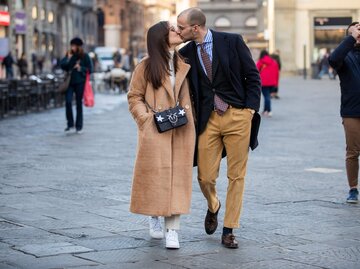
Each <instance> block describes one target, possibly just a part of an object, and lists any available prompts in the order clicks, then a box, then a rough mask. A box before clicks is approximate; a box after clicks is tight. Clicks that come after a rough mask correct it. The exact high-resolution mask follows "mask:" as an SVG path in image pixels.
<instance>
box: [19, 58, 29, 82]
mask: <svg viewBox="0 0 360 269" xmlns="http://www.w3.org/2000/svg"><path fill="white" fill-rule="evenodd" d="M17 64H18V67H19V71H20V78H27V77H28V62H27V60H26V55H25V53H22V54H21V57H20V59H19V60H18V61H17Z"/></svg>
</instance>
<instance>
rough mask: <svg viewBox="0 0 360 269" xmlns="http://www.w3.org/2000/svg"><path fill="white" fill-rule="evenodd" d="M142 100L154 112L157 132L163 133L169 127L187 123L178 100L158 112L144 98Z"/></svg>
mask: <svg viewBox="0 0 360 269" xmlns="http://www.w3.org/2000/svg"><path fill="white" fill-rule="evenodd" d="M179 94H180V93H179ZM174 96H175V90H174ZM175 100H176V97H175ZM144 102H145V104H146V105H147V106H148V107H149V109H150V110H151V111H152V112H154V120H155V125H156V128H157V129H158V131H159V133H164V132H166V131H169V130H171V129H175V128H178V127H180V126H183V125H185V124H187V122H188V119H187V117H186V112H185V109H184V108H183V107H182V106H180V104H179V100H178V101H177V102H176V106H175V107H173V108H169V109H167V110H164V111H161V112H158V111H156V110H155V109H153V108H152V107H151V106H150V105H149V103H148V102H146V100H144ZM154 103H155V95H154Z"/></svg>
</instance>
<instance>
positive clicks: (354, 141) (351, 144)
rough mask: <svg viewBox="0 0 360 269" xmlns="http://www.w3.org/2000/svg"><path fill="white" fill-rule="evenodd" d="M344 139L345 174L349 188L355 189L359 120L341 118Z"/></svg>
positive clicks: (358, 150) (358, 151)
mask: <svg viewBox="0 0 360 269" xmlns="http://www.w3.org/2000/svg"><path fill="white" fill-rule="evenodd" d="M343 125H344V129H345V138H346V172H347V177H348V181H349V187H350V188H351V187H356V186H357V185H358V178H359V155H360V118H343Z"/></svg>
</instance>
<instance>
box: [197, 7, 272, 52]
mask: <svg viewBox="0 0 360 269" xmlns="http://www.w3.org/2000/svg"><path fill="white" fill-rule="evenodd" d="M198 6H199V7H200V8H201V9H202V10H203V11H204V13H205V14H206V19H207V20H206V24H207V26H208V27H209V28H212V29H215V30H219V31H226V32H231V33H237V34H240V35H242V36H243V37H244V39H245V41H246V42H247V44H248V46H249V47H250V48H251V49H252V51H253V54H254V57H257V55H258V54H259V50H260V49H263V48H266V47H267V46H268V42H267V40H266V38H265V34H264V31H265V19H266V8H265V7H264V6H263V5H262V1H258V0H242V1H239V0H199V1H198Z"/></svg>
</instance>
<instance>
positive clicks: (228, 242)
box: [221, 234, 239, 248]
mask: <svg viewBox="0 0 360 269" xmlns="http://www.w3.org/2000/svg"><path fill="white" fill-rule="evenodd" d="M221 244H223V245H224V247H226V248H238V247H239V244H238V241H236V240H235V235H233V234H227V235H223V236H222V237H221Z"/></svg>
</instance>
